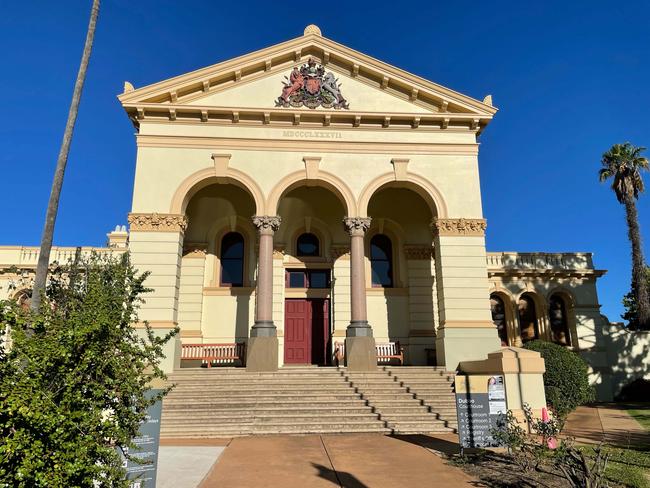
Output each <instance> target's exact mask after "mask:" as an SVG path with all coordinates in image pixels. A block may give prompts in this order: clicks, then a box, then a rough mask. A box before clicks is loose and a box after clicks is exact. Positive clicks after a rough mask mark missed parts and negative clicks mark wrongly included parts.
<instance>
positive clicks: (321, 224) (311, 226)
mask: <svg viewBox="0 0 650 488" xmlns="http://www.w3.org/2000/svg"><path fill="white" fill-rule="evenodd" d="M302 183H303V184H301V183H294V184H293V185H291V187H290V188H289V189H288V190H286V191H285V193H284V194H283V195H282V196H281V198H280V199H279V201H278V215H279V216H280V218H281V219H282V223H281V225H280V228H279V229H278V230H277V231H276V233H275V235H274V243H275V246H276V248H278V249H281V250H282V261H280V260H279V259H277V260H276V261H274V263H275V266H276V267H278V268H280V267H281V268H282V269H283V271H284V276H285V281H284V285H285V289H284V307H283V314H284V320H283V322H282V325H280V324H278V327H279V328H282V329H283V334H284V363H285V364H320V365H324V364H331V358H332V339H331V337H332V332H333V329H334V324H338V328H339V329H341V330H345V327H346V326H347V324H349V322H350V315H349V313H350V312H349V307H345V306H344V305H342V306H341V307H340V308H339V307H337V306H336V305H338V303H339V299H340V302H341V303H349V291H350V285H349V281H345V280H343V279H341V280H338V283H337V272H338V271H339V270H345V272H346V278H347V276H349V267H350V265H349V262H344V261H343V260H341V261H340V262H337V260H336V259H334V258H332V256H333V253H332V249H333V248H339V247H344V246H348V247H349V242H350V236H349V235H348V234H347V232H346V231H345V228H344V226H343V218H344V217H346V216H347V215H348V213H347V210H346V209H347V204H346V201H345V199H344V198H343V197H342V196H341V194H340V193H339V192H336V191H333V190H331V189H329V188H326V187H325V186H306V185H305V184H304V183H306V182H304V181H303V182H302ZM335 255H336V254H335ZM276 269H277V268H276ZM276 286H277V284H276Z"/></svg>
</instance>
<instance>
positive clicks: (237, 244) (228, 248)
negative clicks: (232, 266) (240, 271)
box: [221, 232, 244, 259]
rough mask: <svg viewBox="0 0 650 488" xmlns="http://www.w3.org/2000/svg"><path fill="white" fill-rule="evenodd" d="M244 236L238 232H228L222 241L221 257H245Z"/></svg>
mask: <svg viewBox="0 0 650 488" xmlns="http://www.w3.org/2000/svg"><path fill="white" fill-rule="evenodd" d="M243 257H244V238H243V237H242V235H241V234H238V233H237V232H230V233H229V234H226V235H225V236H224V237H223V239H222V241H221V259H229V258H243Z"/></svg>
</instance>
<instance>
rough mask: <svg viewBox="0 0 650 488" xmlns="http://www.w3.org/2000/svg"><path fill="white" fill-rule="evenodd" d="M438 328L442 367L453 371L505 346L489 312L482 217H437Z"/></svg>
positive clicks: (435, 239) (437, 346)
mask: <svg viewBox="0 0 650 488" xmlns="http://www.w3.org/2000/svg"><path fill="white" fill-rule="evenodd" d="M431 228H432V230H433V235H434V250H435V269H436V277H435V279H436V285H437V288H438V313H439V317H440V326H439V328H438V333H437V334H436V358H437V362H438V365H440V366H445V367H446V368H447V370H449V371H453V370H455V369H456V368H457V367H458V364H459V363H460V362H461V361H474V360H482V359H485V358H486V357H487V355H488V353H491V352H493V351H495V350H497V349H499V347H501V341H500V339H499V335H498V333H497V328H496V326H495V325H494V323H493V322H492V315H491V313H490V294H489V283H488V274H487V258H486V253H485V228H486V223H485V220H483V219H473V218H472V219H470V218H468V219H465V218H457V219H438V218H436V219H434V221H433V222H432V223H431Z"/></svg>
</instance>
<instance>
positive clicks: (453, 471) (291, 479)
mask: <svg viewBox="0 0 650 488" xmlns="http://www.w3.org/2000/svg"><path fill="white" fill-rule="evenodd" d="M452 437H453V438H454V439H452V438H449V439H446V438H444V436H441V437H440V438H431V437H429V436H400V437H388V436H383V435H377V434H351V435H305V436H268V437H241V438H235V439H233V440H232V441H231V442H230V444H228V447H227V448H226V450H225V451H224V452H223V454H221V456H220V458H219V461H218V462H217V463H215V465H214V466H213V467H212V470H211V471H210V473H209V474H208V475H207V477H206V478H205V479H204V480H203V482H202V483H201V484H200V485H199V487H200V488H216V487H223V486H236V487H240V488H247V487H259V486H265V487H268V488H274V487H283V488H332V487H337V486H338V487H345V488H383V487H399V486H436V487H439V488H445V487H449V488H452V487H454V488H463V487H475V486H477V481H476V480H474V479H473V478H471V477H469V476H468V475H466V474H465V473H463V472H462V471H461V470H460V469H458V468H454V467H453V466H449V465H447V464H445V462H444V460H443V459H442V458H441V457H440V456H438V455H437V454H436V453H435V452H432V451H435V450H443V451H444V450H453V449H454V444H453V442H454V440H455V436H452Z"/></svg>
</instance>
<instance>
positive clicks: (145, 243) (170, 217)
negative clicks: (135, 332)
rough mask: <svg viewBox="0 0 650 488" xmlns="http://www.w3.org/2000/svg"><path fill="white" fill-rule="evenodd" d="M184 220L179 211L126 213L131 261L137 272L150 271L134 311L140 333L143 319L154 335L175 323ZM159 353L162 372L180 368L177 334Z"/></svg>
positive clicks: (172, 326)
mask: <svg viewBox="0 0 650 488" xmlns="http://www.w3.org/2000/svg"><path fill="white" fill-rule="evenodd" d="M187 223H188V222H187V218H186V217H185V216H184V215H180V214H159V213H131V214H129V227H130V229H129V230H130V235H129V251H130V253H131V263H132V264H133V266H134V267H135V268H136V269H137V270H138V271H140V272H145V271H148V272H149V273H150V274H149V277H148V278H147V279H146V281H145V286H147V287H149V288H151V289H152V291H151V293H147V294H146V295H145V296H144V300H145V301H144V303H143V304H142V306H141V308H140V311H139V313H138V319H139V320H140V322H139V323H138V324H136V327H138V328H139V329H142V330H141V331H140V333H141V335H142V336H144V324H143V323H144V321H147V322H148V323H149V326H150V327H151V328H152V329H154V333H155V334H156V335H158V336H162V335H165V334H166V333H167V332H169V330H170V329H173V328H174V327H176V326H177V325H178V299H179V286H180V270H181V254H182V249H183V238H184V232H185V229H186V228H187ZM163 353H164V355H165V359H163V361H162V362H161V364H160V367H161V368H162V369H163V371H165V372H166V373H171V372H172V371H174V370H175V369H178V368H180V362H181V341H180V334H177V335H176V336H174V337H173V338H172V339H171V340H170V341H169V342H168V343H167V344H165V346H164V349H163Z"/></svg>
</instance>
